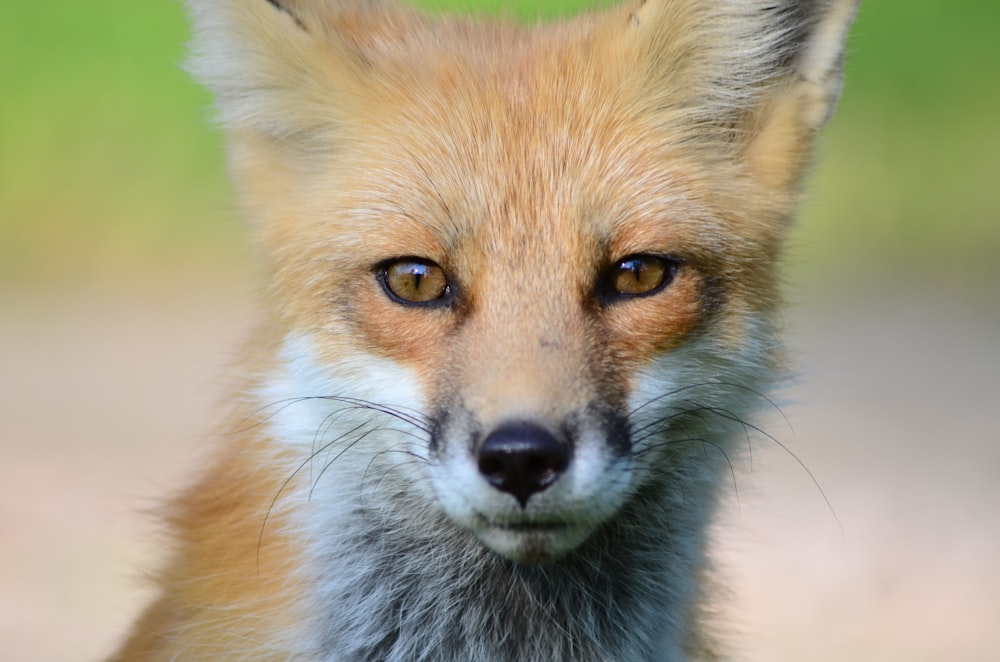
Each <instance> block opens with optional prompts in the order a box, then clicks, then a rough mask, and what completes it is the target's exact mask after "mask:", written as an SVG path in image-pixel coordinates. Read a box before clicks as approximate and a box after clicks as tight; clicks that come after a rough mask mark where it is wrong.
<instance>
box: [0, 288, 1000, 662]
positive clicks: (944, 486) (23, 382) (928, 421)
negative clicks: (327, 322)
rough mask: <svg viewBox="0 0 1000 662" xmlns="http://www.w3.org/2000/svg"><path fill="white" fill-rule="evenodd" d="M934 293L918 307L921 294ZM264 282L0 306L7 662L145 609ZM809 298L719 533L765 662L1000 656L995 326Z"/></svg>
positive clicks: (30, 299)
mask: <svg viewBox="0 0 1000 662" xmlns="http://www.w3.org/2000/svg"><path fill="white" fill-rule="evenodd" d="M914 291H915V290H914ZM251 292H252V286H251V285H249V284H248V282H244V281H241V282H226V283H224V284H220V285H212V286H208V287H206V286H205V285H203V284H200V283H198V281H197V280H190V281H182V282H178V283H176V284H174V285H168V284H164V283H160V284H157V285H154V286H149V285H147V284H142V285H141V286H140V285H138V284H136V285H134V286H120V287H103V288H99V289H97V290H93V291H91V290H86V291H80V292H73V293H70V292H69V291H66V290H63V291H60V292H59V293H58V294H56V295H51V296H41V295H37V294H34V293H29V294H24V295H15V294H10V293H8V294H5V295H3V296H4V299H3V300H2V301H0V458H2V462H0V659H3V660H12V661H19V660H43V661H59V660H67V661H68V660H93V659H99V658H100V657H101V656H102V655H104V654H106V653H107V652H108V651H109V650H110V649H111V647H112V646H113V644H114V642H115V641H116V640H117V639H118V638H119V637H120V636H121V635H122V633H123V631H124V630H125V628H126V627H127V625H128V622H129V620H130V619H131V618H132V617H133V616H134V614H135V613H136V611H137V610H138V609H139V608H140V605H141V604H142V603H143V601H144V600H145V599H146V598H147V597H148V594H147V593H146V591H145V590H144V588H143V586H142V581H141V571H142V569H144V568H149V567H150V566H151V564H154V562H155V560H156V559H157V558H158V557H159V555H160V552H161V549H160V548H159V546H158V543H157V539H156V538H155V536H153V535H151V534H152V533H153V532H154V531H155V528H154V527H153V526H152V525H151V523H150V521H149V520H148V518H146V516H145V515H143V513H142V511H143V509H145V508H147V507H150V506H152V505H154V504H155V503H156V502H157V499H158V498H161V497H162V496H163V495H166V494H169V493H170V492H171V491H172V490H174V489H175V488H176V487H177V486H178V485H180V484H182V483H183V482H184V481H185V479H186V477H187V476H188V475H189V474H190V472H191V471H192V470H193V469H195V468H197V467H198V465H199V460H198V457H199V449H200V448H203V447H204V444H205V443H206V442H207V439H208V438H209V435H208V434H207V431H208V428H209V426H210V425H211V423H212V422H213V416H214V413H213V412H214V407H215V405H216V404H217V402H218V398H219V396H220V395H221V394H222V393H223V392H224V389H223V384H224V383H225V380H224V374H225V370H224V367H225V365H226V364H227V363H229V362H230V361H231V360H232V358H233V356H235V354H236V353H237V352H238V349H239V347H240V343H241V342H242V339H243V337H244V336H245V334H246V333H247V332H248V330H249V328H250V320H251V318H252V305H251V301H252V296H251V294H250V293H251ZM903 292H904V294H902V295H901V294H899V293H894V294H891V295H890V294H886V293H882V294H879V293H875V292H871V291H863V290H862V288H859V291H857V292H848V293H844V295H842V296H828V297H824V298H822V299H821V300H816V299H812V298H806V300H805V301H803V302H802V303H801V304H800V305H799V307H798V308H797V312H796V314H795V316H794V317H793V324H792V330H791V335H792V343H791V344H792V345H793V347H794V348H796V350H797V352H798V359H799V364H800V365H801V366H802V367H803V371H804V372H805V376H804V377H803V378H802V379H801V380H800V382H799V384H798V385H796V386H794V387H792V388H790V389H789V390H788V391H787V392H786V393H785V396H787V397H786V399H788V400H793V401H798V404H787V405H784V410H785V413H786V415H787V416H788V418H789V419H790V421H791V426H792V428H793V429H794V433H793V432H792V431H791V430H790V429H789V427H788V425H786V424H785V423H784V422H783V421H782V420H781V419H780V418H779V417H774V418H773V420H771V419H769V420H768V423H767V429H768V430H769V431H771V432H773V433H774V434H775V436H776V437H777V438H778V439H779V440H780V441H781V442H782V443H784V444H786V445H787V446H788V447H789V448H790V449H792V450H793V451H794V452H795V453H796V454H797V455H798V456H799V457H800V458H801V459H802V461H803V462H804V463H805V464H806V465H807V466H808V467H809V468H810V469H811V471H812V472H813V473H814V474H815V476H816V479H817V480H818V482H819V483H820V485H821V486H822V488H823V490H824V491H825V493H826V495H827V496H828V497H829V499H830V501H831V502H832V504H833V507H834V509H835V511H836V514H837V516H838V517H839V519H840V522H841V524H842V526H843V534H841V531H840V529H839V528H838V525H837V522H836V520H835V519H834V517H833V516H832V515H831V513H830V511H829V510H828V509H827V507H826V505H825V504H824V501H823V497H822V495H821V494H820V492H819V490H818V489H817V488H816V486H815V485H814V484H813V483H812V482H811V480H810V479H809V476H808V475H806V473H805V472H804V471H803V470H802V469H801V467H799V465H798V464H797V463H796V462H795V461H794V460H793V459H792V458H791V457H790V456H789V455H788V454H787V453H785V452H784V451H782V450H780V449H777V448H776V447H775V445H774V444H772V443H770V442H768V441H766V440H764V439H761V438H756V439H754V440H753V463H752V470H751V468H750V467H749V466H742V467H738V468H737V471H736V483H737V486H738V488H739V491H740V498H739V507H738V508H737V507H736V506H734V507H733V508H732V510H731V511H730V512H729V513H728V514H727V516H726V519H725V522H724V523H723V524H722V525H721V526H720V527H719V528H720V536H719V538H720V545H719V557H720V558H721V559H722V560H723V562H724V563H725V564H726V566H727V567H728V568H729V573H728V574H729V575H730V576H731V577H732V582H731V584H732V590H733V598H732V600H731V603H730V608H729V611H730V617H729V618H730V621H731V622H735V623H738V624H739V627H740V630H741V631H742V634H741V635H740V637H739V639H738V641H741V642H742V646H741V647H742V648H743V650H745V651H746V652H745V654H743V655H741V656H740V658H739V659H746V660H756V661H760V662H781V661H785V660H787V661H788V662H792V661H798V662H801V661H803V660H810V661H818V662H824V661H830V662H833V661H838V662H839V661H843V660H872V661H881V660H907V661H910V662H919V661H923V660H926V661H937V660H941V661H944V660H949V661H951V660H962V661H967V662H975V661H980V660H981V661H983V662H986V661H995V660H998V659H1000V631H998V630H997V628H996V625H995V624H996V622H997V620H998V617H1000V599H998V597H997V596H1000V514H998V510H1000V509H998V506H1000V443H998V441H1000V433H998V432H997V428H996V426H995V423H994V419H995V418H996V416H997V414H998V409H1000V388H998V385H997V379H998V376H1000V350H998V341H1000V318H998V316H997V314H996V313H997V308H998V306H996V305H995V304H991V305H990V306H984V305H983V304H982V302H979V303H977V302H976V301H974V300H972V299H963V298H961V297H958V296H956V294H955V293H954V292H948V291H943V292H940V293H938V294H926V293H924V294H919V295H917V294H914V293H912V292H913V291H911V293H910V294H905V292H907V290H903Z"/></svg>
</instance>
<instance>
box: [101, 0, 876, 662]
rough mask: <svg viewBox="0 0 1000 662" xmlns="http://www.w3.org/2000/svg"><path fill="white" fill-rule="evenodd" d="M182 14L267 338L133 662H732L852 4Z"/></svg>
mask: <svg viewBox="0 0 1000 662" xmlns="http://www.w3.org/2000/svg"><path fill="white" fill-rule="evenodd" d="M188 8H189V11H190V15H191V17H192V20H193V24H194V33H195V37H194V42H193V46H192V58H191V62H190V69H191V71H192V72H193V73H194V75H195V76H196V77H197V78H198V79H199V80H200V81H202V82H203V83H204V84H205V85H206V86H207V87H208V88H209V89H210V90H211V91H212V92H213V93H214V95H215V98H216V100H217V108H218V113H219V117H220V120H221V124H222V125H223V127H224V130H225V132H226V137H227V150H228V156H229V167H230V171H231V176H232V178H233V181H234V183H235V186H236V191H237V195H238V198H239V201H240V205H241V207H242V210H243V213H244V215H245V216H246V218H247V221H248V225H249V227H250V228H251V230H252V232H253V235H254V237H255V239H256V241H257V242H258V245H259V246H260V249H261V251H260V252H261V254H262V256H263V259H264V262H265V265H266V270H267V274H268V281H267V282H268V285H267V290H266V293H265V295H264V296H263V297H262V301H261V309H262V311H264V315H263V317H264V319H265V320H266V321H265V322H264V323H263V324H262V326H261V329H260V330H259V332H258V333H256V334H255V336H254V338H253V340H252V341H251V342H250V344H249V345H248V350H247V352H246V355H247V356H248V360H247V361H246V362H245V364H244V365H243V366H242V367H241V370H240V371H239V374H238V376H237V378H236V380H235V385H234V390H233V394H234V395H233V398H232V407H231V410H232V411H231V412H230V413H229V414H228V415H227V416H226V417H224V419H223V420H222V421H221V422H220V435H219V436H220V445H219V448H218V451H217V455H216V458H215V460H214V462H212V463H211V465H210V466H209V467H208V468H207V469H206V471H204V473H203V474H202V475H200V476H198V477H196V478H195V479H193V480H192V485H191V486H190V487H189V488H188V489H187V490H186V491H185V492H183V493H182V494H181V496H180V497H179V498H178V499H176V500H175V501H174V502H173V503H172V504H170V506H169V507H168V508H167V509H166V511H165V517H166V520H167V523H168V525H169V527H170V530H171V531H172V535H173V540H174V548H173V555H172V557H171V560H170V562H169V563H168V564H167V565H166V567H165V568H163V569H162V571H161V572H160V573H159V574H158V575H157V582H158V586H159V590H160V593H159V596H158V597H157V598H156V599H155V601H154V602H153V603H152V604H151V605H150V606H149V607H148V608H147V609H146V611H145V612H144V613H143V614H142V615H141V616H140V617H139V619H138V621H137V622H136V624H135V626H134V629H133V631H132V634H131V635H130V637H129V638H128V639H127V640H126V642H125V643H124V644H123V645H122V647H121V648H120V650H119V651H118V652H117V653H116V654H115V656H114V657H113V658H112V659H115V660H177V659H182V660H192V659H205V660H265V659H267V660H271V659H281V660H292V659H294V660H351V661H353V660H372V661H374V660H385V661H404V660H405V661H412V660H427V661H441V662H445V661H454V662H458V661H465V662H468V661H470V660H472V661H476V662H494V661H496V662H502V661H510V662H513V661H517V662H531V661H538V662H541V661H552V660H574V661H579V662H589V661H599V660H603V661H615V662H622V661H625V662H630V661H642V660H658V661H661V660H667V661H675V660H695V659H696V660H715V659H723V658H725V657H727V656H726V654H725V653H724V650H725V642H724V640H725V637H724V636H721V637H719V636H716V635H715V634H713V633H711V632H709V631H708V630H710V629H711V628H709V627H707V626H706V625H705V622H704V621H705V619H704V612H705V611H706V609H705V605H706V604H707V603H708V602H709V601H710V600H711V597H712V596H711V593H712V591H711V581H710V574H711V573H710V570H709V568H708V564H707V561H706V542H707V533H706V531H707V528H708V526H709V524H710V523H711V521H712V517H713V514H714V512H715V509H716V504H717V502H718V500H719V498H720V495H721V494H722V493H723V492H724V491H725V488H726V484H727V480H726V476H728V462H729V458H730V457H733V456H734V455H738V454H739V448H740V442H741V440H743V439H744V435H745V433H746V430H747V429H748V428H749V429H752V424H751V423H750V422H749V421H750V420H752V417H753V416H754V412H755V411H757V410H759V409H761V408H763V407H767V406H769V405H770V401H769V400H768V399H767V396H766V392H767V390H768V388H769V387H770V385H771V384H772V383H773V382H774V381H775V379H776V378H778V377H780V373H781V356H780V349H779V342H778V338H777V317H778V314H779V312H780V309H781V296H780V291H779V290H780V288H779V282H780V275H779V273H778V266H779V263H780V260H781V252H782V245H783V242H784V237H785V235H786V234H787V231H788V228H789V226H790V224H791V219H792V217H793V216H794V212H795V208H796V206H797V202H798V198H799V197H800V190H801V182H802V179H803V175H804V172H805V171H806V170H807V169H808V166H809V164H810V161H811V153H812V149H813V143H814V141H815V137H816V134H817V132H818V131H819V129H820V128H821V127H822V125H823V124H824V123H825V121H826V120H827V118H828V117H829V115H830V112H831V110H832V107H833V105H834V103H835V101H836V98H837V96H838V95H839V92H840V86H841V78H842V68H843V51H844V40H845V35H846V32H847V30H848V27H849V25H850V23H851V20H852V18H853V16H854V14H855V11H856V9H857V1H856V0H644V1H639V0H637V1H635V2H627V3H625V4H622V5H620V6H616V7H611V8H608V9H604V10H600V11H592V12H589V13H585V14H582V15H580V16H577V17H575V18H572V19H566V20H563V21H559V22H553V23H540V24H537V25H533V26H523V25H519V24H516V23H514V22H511V21H507V20H503V19H489V18H483V17H478V18H467V17H461V16H450V15H444V16H439V15H430V14H425V13H422V12H420V11H418V10H415V9H412V8H409V7H405V6H400V5H396V4H392V3H389V2H385V3H383V2H374V1H363V0H189V1H188ZM720 634H721V633H720Z"/></svg>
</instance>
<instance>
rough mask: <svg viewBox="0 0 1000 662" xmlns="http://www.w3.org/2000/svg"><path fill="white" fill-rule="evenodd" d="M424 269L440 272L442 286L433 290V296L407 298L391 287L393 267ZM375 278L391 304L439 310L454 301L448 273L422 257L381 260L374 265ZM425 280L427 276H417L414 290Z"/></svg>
mask: <svg viewBox="0 0 1000 662" xmlns="http://www.w3.org/2000/svg"><path fill="white" fill-rule="evenodd" d="M407 266H410V267H416V266H419V267H424V268H427V269H429V270H436V271H437V272H440V276H441V279H442V284H441V287H440V289H438V290H434V291H433V292H434V296H431V297H428V298H425V299H421V298H409V297H408V296H407V295H406V294H403V293H400V292H399V291H397V288H395V287H393V284H392V282H391V276H392V274H391V271H392V269H393V268H394V267H404V268H405V267H407ZM374 272H375V278H376V280H378V282H379V285H381V286H382V291H383V292H384V293H385V295H386V296H387V297H388V298H389V300H390V301H392V302H393V303H396V304H399V305H401V306H405V307H409V308H441V307H448V306H451V304H452V303H453V301H454V287H453V286H452V282H451V279H450V278H449V277H448V273H447V272H446V271H445V270H444V268H443V267H442V266H441V265H439V264H438V263H437V262H435V261H434V260H429V259H427V258H424V257H419V256H416V255H404V256H400V257H393V258H389V259H387V260H382V261H381V262H379V263H378V264H376V265H375V268H374ZM424 278H427V275H426V274H425V275H418V276H417V285H416V288H419V286H420V285H419V283H420V281H421V280H422V279H424Z"/></svg>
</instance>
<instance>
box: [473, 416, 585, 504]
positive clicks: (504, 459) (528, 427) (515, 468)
mask: <svg viewBox="0 0 1000 662" xmlns="http://www.w3.org/2000/svg"><path fill="white" fill-rule="evenodd" d="M478 456H479V457H478V459H479V472H480V473H481V474H483V477H485V478H486V480H487V481H488V482H489V484H490V485H492V486H493V487H495V488H497V489H498V490H500V491H502V492H507V493H508V494H512V495H514V498H516V499H517V500H518V502H519V503H520V504H521V507H522V508H524V507H526V506H527V505H528V499H529V498H531V496H532V495H533V494H537V493H538V492H541V491H542V490H544V489H545V488H547V487H548V486H549V485H551V484H552V483H554V482H556V480H557V479H558V478H559V475H560V474H562V472H564V471H565V470H566V467H567V466H568V465H569V458H570V449H569V445H568V444H566V443H563V442H560V441H559V440H558V439H556V438H555V437H554V436H553V435H552V433H550V432H549V431H548V430H546V429H544V428H542V427H540V426H538V425H534V424H532V423H505V424H503V425H501V426H500V427H498V428H497V429H495V430H494V431H493V432H491V433H490V434H489V436H487V437H486V439H485V440H484V441H483V445H482V446H480V448H479V454H478Z"/></svg>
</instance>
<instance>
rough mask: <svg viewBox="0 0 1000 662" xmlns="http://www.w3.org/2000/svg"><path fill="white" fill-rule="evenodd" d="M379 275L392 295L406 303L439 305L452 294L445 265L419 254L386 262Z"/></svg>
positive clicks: (387, 291)
mask: <svg viewBox="0 0 1000 662" xmlns="http://www.w3.org/2000/svg"><path fill="white" fill-rule="evenodd" d="M376 277H377V278H378V281H379V282H380V283H381V284H382V289H384V290H385V292H386V294H388V295H389V298H390V299H393V300H394V301H396V303H401V304H404V305H416V306H430V305H435V304H439V303H442V302H444V301H445V300H446V299H447V298H448V297H449V296H450V294H451V285H450V284H449V283H448V277H447V276H445V273H444V269H442V268H441V267H439V266H438V265H436V264H434V263H433V262H431V261H430V260H424V259H421V258H417V257H404V258H399V259H396V260H390V261H388V262H383V263H382V264H381V265H380V266H379V267H378V268H377V270H376Z"/></svg>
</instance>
